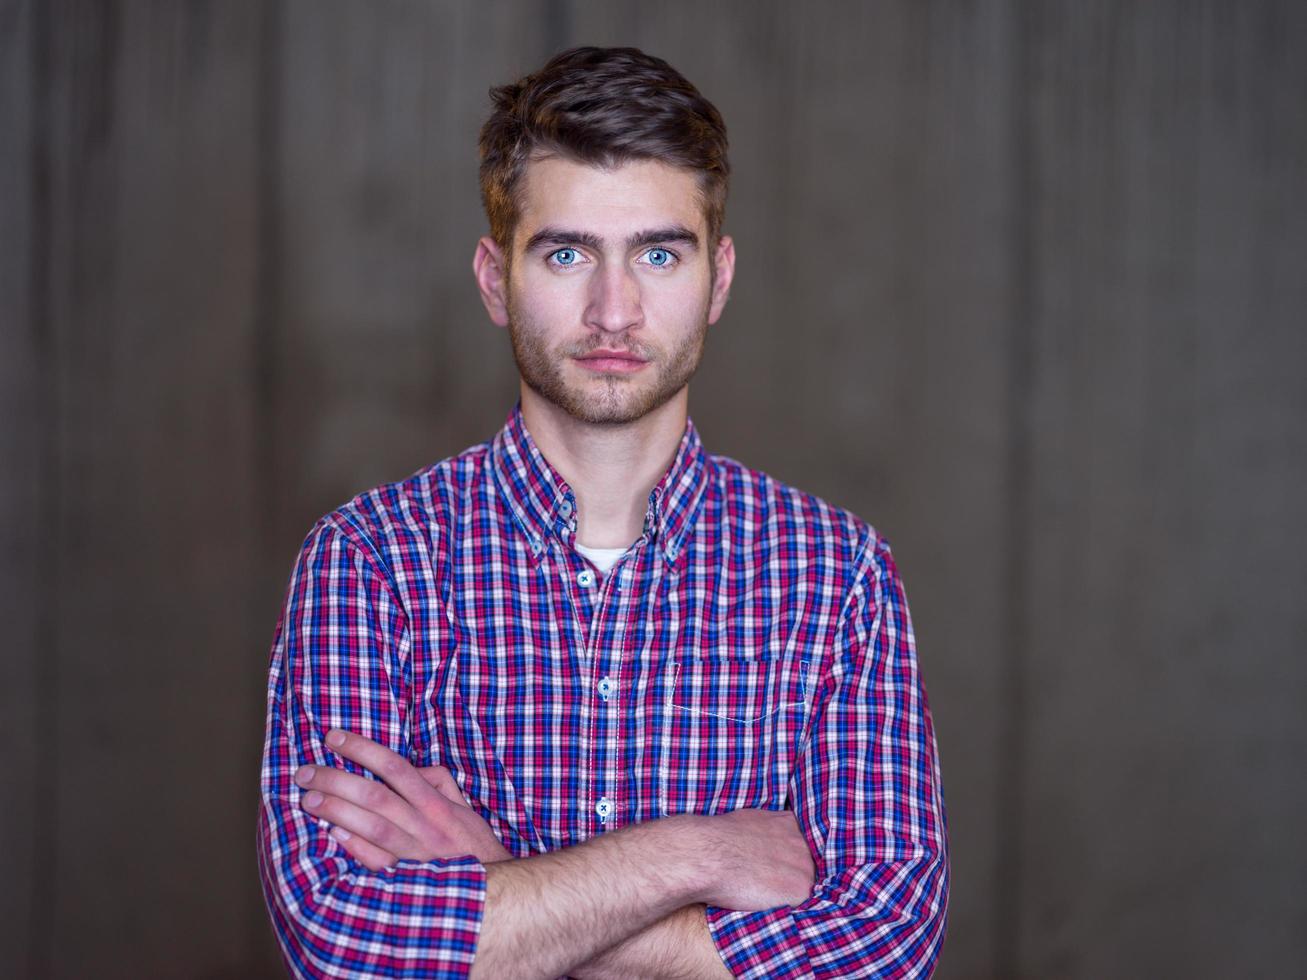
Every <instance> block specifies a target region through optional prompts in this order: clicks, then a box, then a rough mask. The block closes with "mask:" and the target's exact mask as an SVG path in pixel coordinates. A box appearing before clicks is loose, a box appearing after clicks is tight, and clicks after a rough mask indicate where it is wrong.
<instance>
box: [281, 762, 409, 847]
mask: <svg viewBox="0 0 1307 980" xmlns="http://www.w3.org/2000/svg"><path fill="white" fill-rule="evenodd" d="M295 782H296V784H297V785H299V786H300V787H302V788H304V789H316V790H317V791H318V792H320V793H322V794H323V795H325V796H334V797H337V798H339V799H342V800H347V801H348V802H350V803H353V804H354V805H355V806H357V807H361V808H362V809H364V810H368V811H370V812H372V813H375V814H377V815H378V816H382V817H385V818H386V819H387V820H389V821H390V822H391V823H393V824H395V825H396V826H399V827H401V828H403V829H404V830H405V831H407V832H408V833H410V834H414V835H416V834H417V833H418V832H419V829H420V827H419V821H418V819H417V815H416V813H415V812H414V810H413V807H412V805H410V804H409V803H408V802H406V801H405V800H404V799H403V798H402V797H400V796H399V795H398V794H397V793H395V792H394V791H393V790H392V789H391V788H390V787H388V786H387V785H385V784H384V783H379V782H377V781H376V780H375V779H367V778H366V777H364V776H358V775H355V774H354V773H352V772H345V771H344V770H343V769H336V768H333V767H332V766H300V767H299V768H298V769H296V770H295Z"/></svg>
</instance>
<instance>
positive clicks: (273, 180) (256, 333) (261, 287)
mask: <svg viewBox="0 0 1307 980" xmlns="http://www.w3.org/2000/svg"><path fill="white" fill-rule="evenodd" d="M281 7H282V4H281V2H280V0H278V2H268V3H265V4H264V5H263V7H262V9H261V11H260V17H259V20H258V26H257V28H256V29H257V31H258V35H259V37H258V42H257V43H258V44H259V54H258V63H257V67H256V69H255V70H256V77H255V83H254V86H253V89H254V92H253V94H254V98H255V99H256V100H257V108H256V111H255V126H256V132H255V155H256V158H255V167H256V174H255V193H256V194H257V202H256V207H257V209H258V216H257V223H256V228H255V235H256V242H255V248H256V252H257V255H258V259H257V261H256V263H255V270H254V275H255V288H254V325H253V326H254V330H253V350H252V352H251V356H252V359H253V373H254V385H253V387H254V390H253V398H254V405H253V420H252V421H253V429H254V432H253V452H254V461H253V462H254V467H253V468H254V475H255V480H256V484H255V486H256V490H255V494H254V508H255V520H256V521H257V524H258V540H257V541H256V542H255V547H254V552H253V556H252V557H253V560H254V561H255V562H256V567H257V568H258V569H261V570H265V571H266V570H269V569H272V568H274V567H280V565H279V563H278V562H274V561H273V560H272V555H271V553H270V551H269V547H270V544H271V543H272V542H275V541H277V540H278V536H277V535H276V533H275V532H276V530H277V517H278V500H279V498H278V491H277V488H279V487H280V486H281V481H280V480H279V479H278V467H277V432H278V425H277V414H276V413H277V388H276V386H277V346H278V344H277V341H278V321H279V313H280V297H281V214H280V210H279V209H280V200H279V193H278V191H279V178H280V173H281V132H280V128H281V122H282V120H281V115H282V113H281V86H280V66H281V57H282V20H281ZM250 585H251V587H252V589H253V592H254V594H253V595H252V596H251V599H250V602H249V609H250V611H251V612H250V615H251V616H252V615H253V611H254V610H257V609H262V608H264V598H265V595H264V594H265V592H266V591H267V589H269V588H272V587H273V585H274V576H273V575H272V574H271V573H268V574H254V575H251V576H250ZM249 635H250V636H251V637H256V636H263V635H265V634H264V633H263V632H262V627H260V626H258V625H256V624H254V623H253V622H251V625H250V634H249ZM264 649H265V651H266V648H264ZM264 666H265V667H266V661H265V664H264ZM255 676H256V677H257V676H259V672H258V671H256V672H255ZM255 690H263V688H262V687H260V688H254V687H253V685H252V686H251V695H253V693H254V691H255ZM266 710H267V703H266V701H265V700H264V699H263V698H261V697H253V696H252V697H251V705H250V715H251V717H250V724H251V726H252V727H251V728H250V731H256V732H261V731H263V725H264V714H265V712H266ZM260 748H262V746H261V745H260ZM255 764H256V765H259V764H260V763H259V762H258V761H256V763H255ZM256 812H257V810H256ZM250 912H251V914H250V917H249V923H248V926H249V930H250V932H249V944H248V947H247V948H248V949H249V951H250V956H251V958H252V962H258V961H259V960H260V955H259V951H260V950H261V949H262V948H263V947H264V946H265V945H266V943H267V941H268V937H269V936H270V931H269V926H268V918H267V915H266V913H265V911H264V908H263V903H262V902H254V903H253V904H252V906H251V908H250Z"/></svg>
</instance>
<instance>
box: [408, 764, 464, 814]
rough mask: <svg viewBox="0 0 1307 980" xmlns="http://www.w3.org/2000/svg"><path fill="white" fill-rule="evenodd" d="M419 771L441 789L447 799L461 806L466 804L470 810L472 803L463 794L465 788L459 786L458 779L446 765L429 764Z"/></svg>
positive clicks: (429, 781) (424, 777)
mask: <svg viewBox="0 0 1307 980" xmlns="http://www.w3.org/2000/svg"><path fill="white" fill-rule="evenodd" d="M418 772H419V773H420V774H421V775H422V778H423V779H425V780H426V781H427V782H428V783H430V784H431V785H432V786H434V787H435V788H436V789H437V790H439V791H440V792H441V793H442V794H443V795H444V797H445V799H447V800H449V801H450V802H451V803H457V804H458V805H459V806H465V807H467V808H468V809H469V810H470V809H472V804H471V803H469V802H468V801H467V798H466V797H465V796H463V790H462V789H461V788H460V787H459V785H458V780H456V779H455V778H454V776H453V774H452V773H451V772H450V771H449V770H448V769H446V768H445V767H444V766H427V767H426V768H424V769H419V770H418Z"/></svg>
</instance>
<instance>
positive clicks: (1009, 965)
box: [994, 4, 1038, 978]
mask: <svg viewBox="0 0 1307 980" xmlns="http://www.w3.org/2000/svg"><path fill="white" fill-rule="evenodd" d="M1008 10H1009V16H1008V23H1009V30H1010V34H1009V43H1010V50H1011V59H1012V69H1011V73H1010V81H1011V90H1010V95H1009V99H1010V104H1009V112H1010V113H1011V123H1010V125H1011V154H1012V165H1011V167H1010V173H1011V185H1010V187H1009V189H1008V194H1009V205H1008V206H1009V208H1010V209H1011V210H1010V214H1011V222H1010V229H1011V230H1010V241H1009V248H1010V250H1011V266H1010V268H1011V274H1010V275H1011V291H1012V292H1011V304H1012V316H1011V327H1010V330H1009V333H1008V344H1009V347H1008V358H1007V360H1008V367H1009V371H1010V372H1011V373H1010V377H1009V384H1008V393H1009V394H1008V404H1007V413H1008V426H1007V428H1008V432H1009V433H1010V443H1009V445H1008V454H1007V467H1006V468H1007V514H1006V515H1005V522H1006V525H1007V528H1006V530H1007V535H1006V536H1007V541H1008V547H1007V558H1006V568H1005V569H1004V594H1005V596H1006V601H1005V605H1004V609H1003V637H1004V644H1003V648H1004V658H1003V662H1002V664H1001V666H1000V670H1001V680H1002V683H1001V685H1000V688H999V689H1000V690H1001V691H1003V692H1006V695H1007V700H1006V704H1005V705H1004V706H1003V707H1004V708H1005V709H1006V710H1004V711H1003V712H1002V714H1001V715H1000V719H1001V720H1000V725H999V744H998V756H997V758H998V774H999V778H998V814H997V816H998V820H997V823H996V826H997V836H998V839H997V841H996V873H995V907H996V908H997V910H998V912H997V915H996V916H995V928H996V935H995V943H994V949H995V975H996V976H1001V977H1013V978H1015V977H1018V976H1020V942H1021V930H1022V921H1021V901H1022V895H1021V886H1022V863H1021V862H1022V837H1023V834H1022V817H1023V808H1024V797H1023V792H1022V788H1023V786H1022V777H1023V772H1024V768H1025V740H1026V720H1027V692H1026V684H1025V670H1026V667H1027V660H1028V657H1027V651H1026V642H1025V635H1026V631H1025V625H1024V610H1025V609H1026V608H1027V601H1028V598H1029V585H1030V574H1029V572H1030V569H1029V561H1030V540H1031V537H1030V521H1031V514H1030V502H1031V499H1032V494H1031V486H1030V482H1031V479H1032V478H1033V472H1032V469H1031V459H1032V439H1033V432H1032V426H1033V393H1032V385H1033V371H1034V360H1033V349H1034V299H1035V294H1034V290H1035V288H1036V286H1035V283H1036V279H1035V269H1034V262H1035V254H1034V247H1033V235H1034V228H1033V221H1034V214H1035V210H1036V208H1037V204H1038V202H1036V201H1034V200H1033V199H1034V196H1035V187H1034V183H1033V175H1034V159H1033V154H1034V145H1035V143H1034V137H1033V134H1032V132H1031V126H1032V118H1033V113H1032V107H1031V104H1030V98H1031V97H1030V95H1029V92H1030V83H1031V75H1032V70H1031V59H1032V53H1031V44H1032V40H1033V38H1032V34H1033V32H1032V30H1031V26H1030V17H1031V16H1033V15H1032V14H1031V13H1030V11H1029V9H1028V8H1026V7H1025V6H1024V5H1021V4H1013V5H1011V6H1009V8H1008Z"/></svg>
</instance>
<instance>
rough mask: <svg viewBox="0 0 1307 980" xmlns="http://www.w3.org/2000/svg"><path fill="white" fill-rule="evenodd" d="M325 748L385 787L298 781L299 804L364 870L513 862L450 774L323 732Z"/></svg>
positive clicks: (306, 776)
mask: <svg viewBox="0 0 1307 980" xmlns="http://www.w3.org/2000/svg"><path fill="white" fill-rule="evenodd" d="M327 745H328V747H330V748H331V750H332V751H334V752H335V753H336V754H337V755H339V756H342V757H343V758H346V759H349V760H350V761H352V762H357V763H358V764H359V765H360V766H362V767H363V768H365V769H367V770H368V771H369V772H372V773H373V774H375V775H376V776H378V777H380V778H381V779H382V780H384V785H383V784H382V783H378V782H376V781H374V780H371V779H365V778H364V777H362V776H356V775H354V774H353V773H349V772H345V771H344V770H342V769H336V768H333V767H331V766H301V767H300V768H299V769H298V770H296V772H295V782H296V783H298V784H299V785H300V786H302V787H304V788H305V789H307V790H309V792H307V793H305V794H304V796H303V797H302V798H301V799H300V805H301V806H302V807H303V808H304V809H305V810H307V811H308V812H309V813H311V814H313V815H314V816H315V817H321V818H322V819H323V820H326V821H328V822H329V823H331V824H333V825H334V826H333V827H332V829H331V831H330V833H331V836H332V837H333V838H334V839H335V840H336V841H338V842H339V843H340V845H341V846H342V847H344V848H345V850H346V851H348V852H349V853H350V854H351V855H352V856H353V857H354V858H355V859H356V860H358V861H359V862H360V863H362V864H363V865H365V866H366V867H368V868H370V869H371V870H373V871H380V870H381V869H382V868H386V867H390V866H391V865H393V864H394V863H395V862H396V861H398V860H399V859H400V858H410V859H412V860H416V861H430V860H432V859H434V858H453V857H462V856H463V855H466V854H471V855H472V856H473V857H475V858H476V859H477V860H478V861H480V862H481V863H482V864H490V863H493V862H495V861H506V860H509V859H511V858H512V856H513V855H512V854H510V853H509V852H508V850H507V849H506V848H505V847H504V846H503V844H501V843H500V842H499V838H498V837H496V836H495V832H494V831H493V830H491V829H490V825H489V824H488V823H486V822H485V821H484V820H483V819H481V817H480V816H479V815H478V814H477V812H476V811H475V810H473V809H472V807H471V806H470V805H469V804H468V802H467V801H466V800H465V799H464V798H463V793H462V791H461V790H460V789H459V788H458V783H457V782H456V781H455V780H454V777H453V776H452V775H451V774H450V772H449V770H447V769H443V768H441V767H440V766H431V767H429V768H426V769H418V768H416V767H414V766H413V765H411V764H410V763H409V761H408V760H407V759H405V758H404V757H403V756H400V755H397V754H396V753H394V752H392V751H390V749H388V748H386V747H385V746H383V745H378V744H377V743H376V742H374V741H372V740H371V739H367V738H364V737H363V736H362V735H353V734H350V733H348V732H342V731H340V730H338V729H333V730H332V731H330V732H328V733H327Z"/></svg>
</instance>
